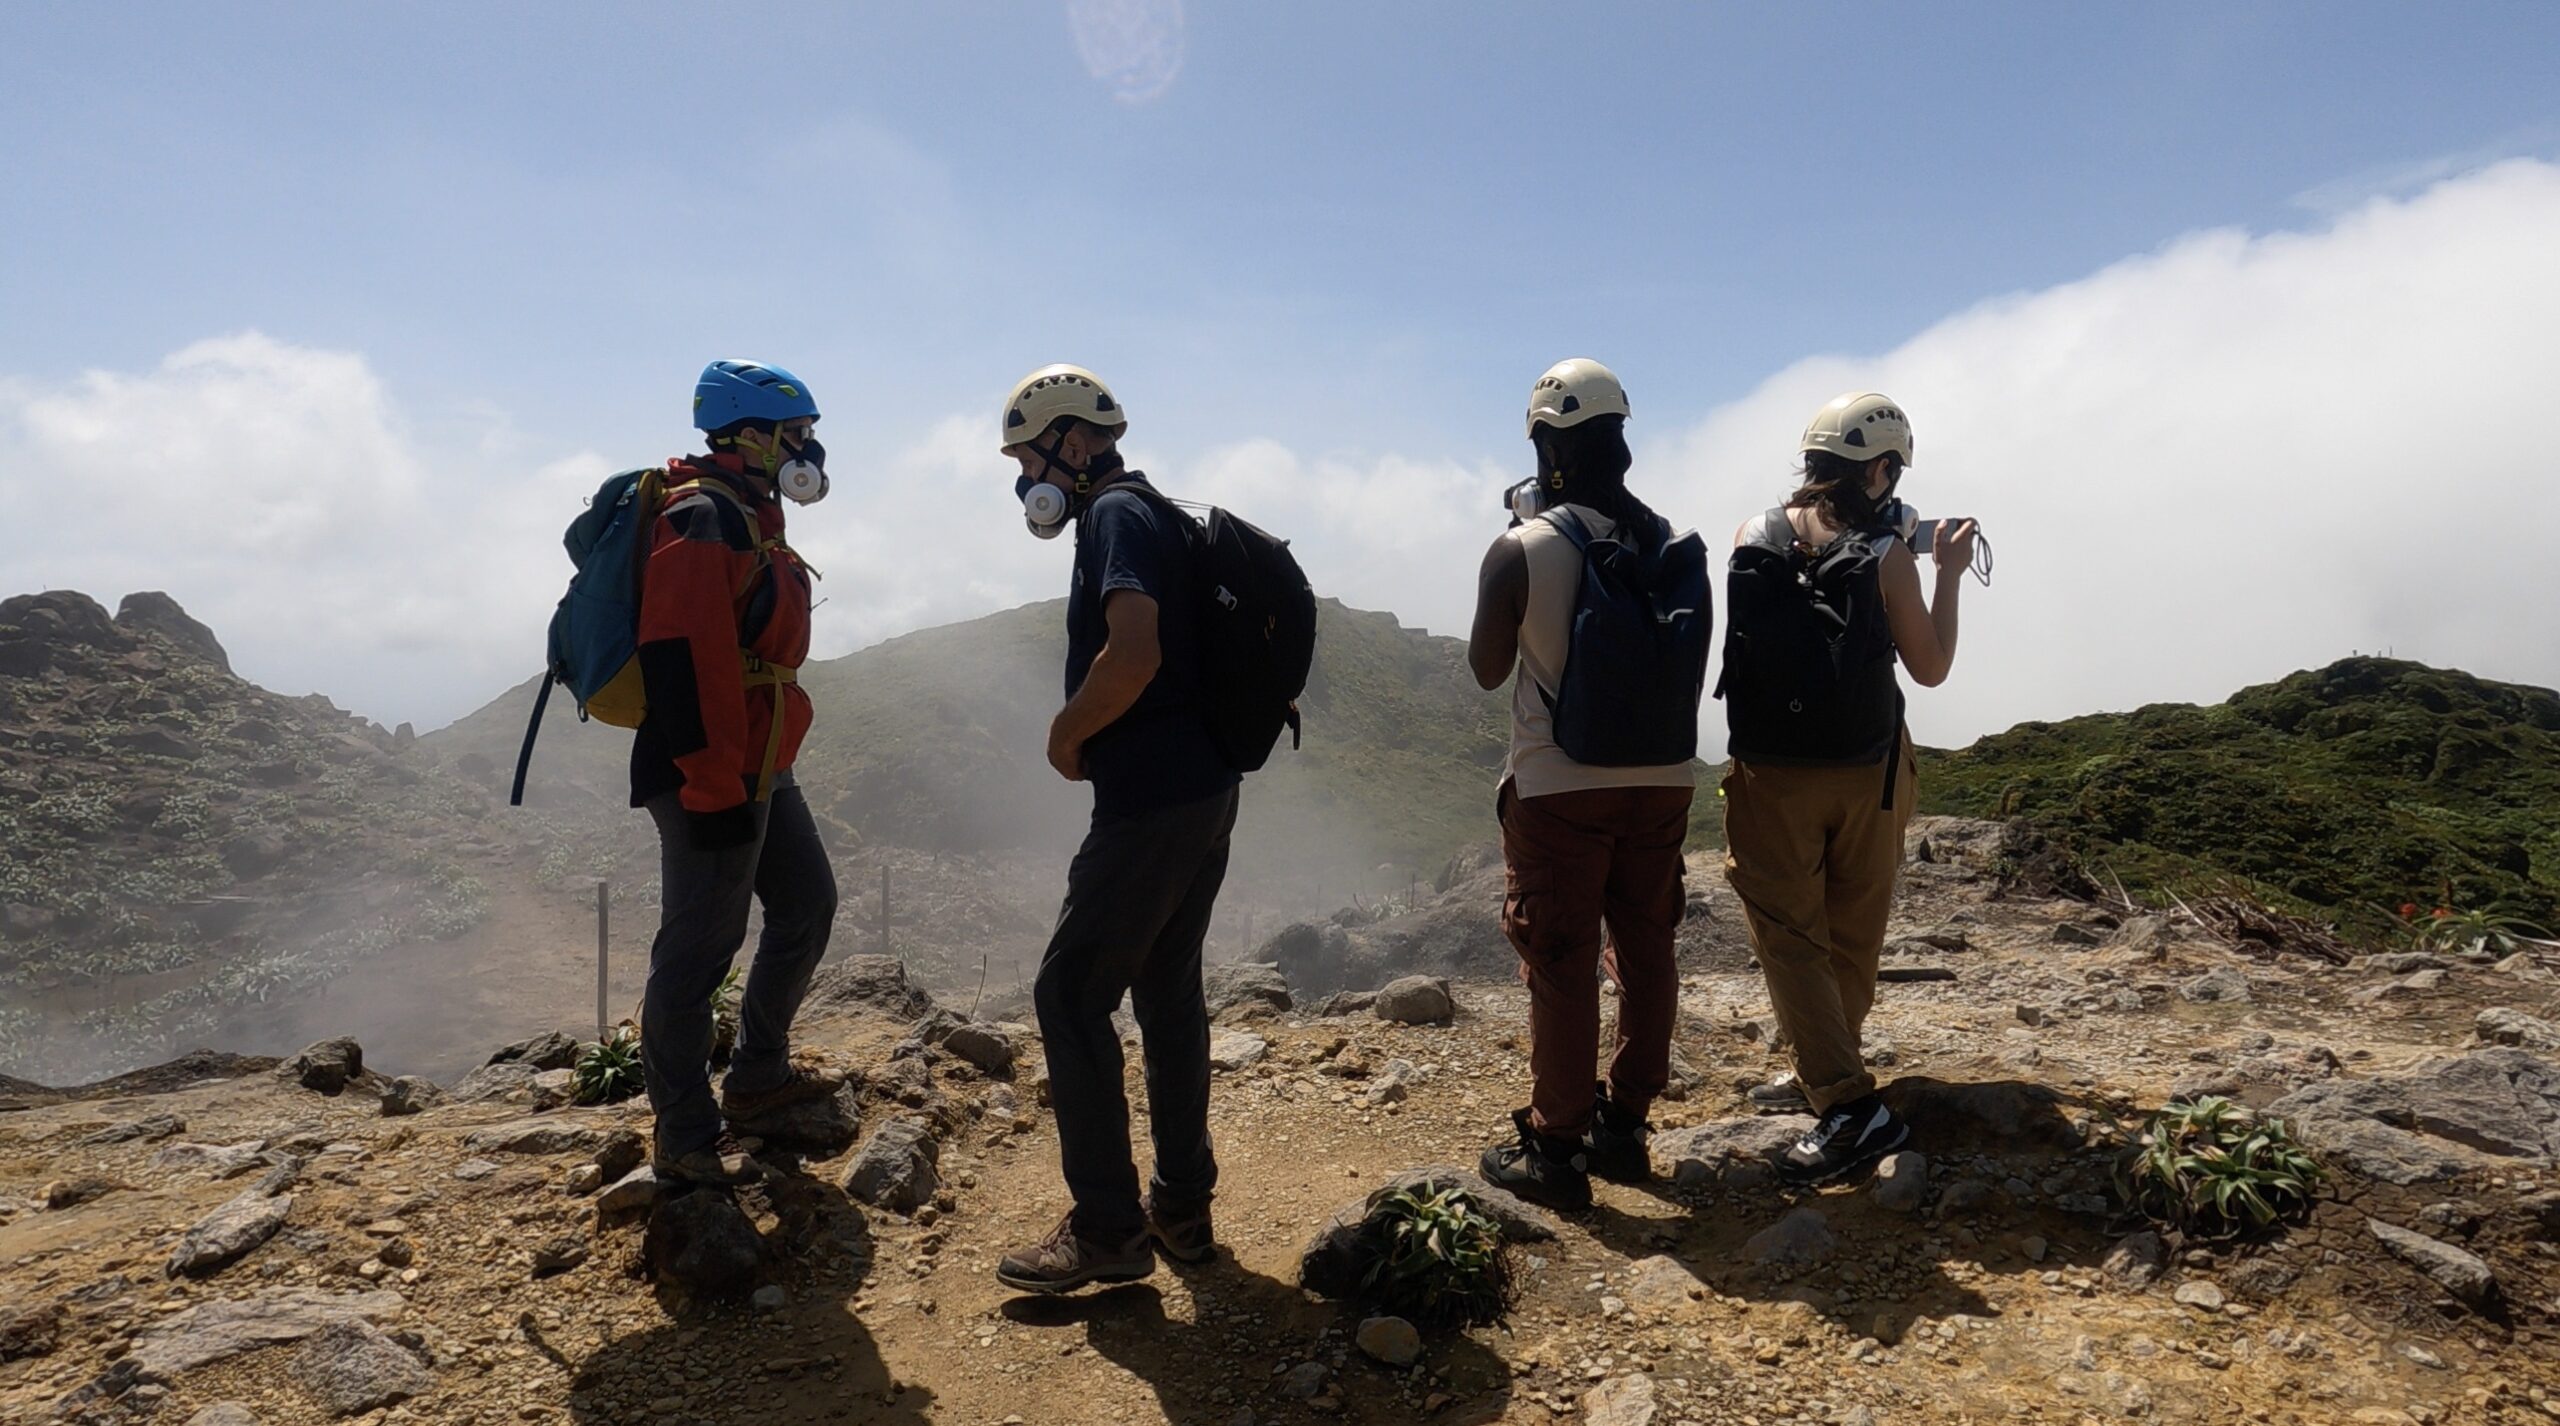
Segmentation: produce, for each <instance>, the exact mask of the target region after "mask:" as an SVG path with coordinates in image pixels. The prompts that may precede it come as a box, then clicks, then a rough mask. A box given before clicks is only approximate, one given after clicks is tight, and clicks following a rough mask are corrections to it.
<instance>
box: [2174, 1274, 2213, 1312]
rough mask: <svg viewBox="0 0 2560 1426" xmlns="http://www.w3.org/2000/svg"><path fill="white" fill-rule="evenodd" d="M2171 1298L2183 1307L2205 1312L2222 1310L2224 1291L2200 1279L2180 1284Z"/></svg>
mask: <svg viewBox="0 0 2560 1426" xmlns="http://www.w3.org/2000/svg"><path fill="white" fill-rule="evenodd" d="M2170 1296H2171V1297H2172V1298H2174V1299H2175V1300H2176V1301H2177V1303H2178V1305H2179V1306H2181V1307H2193V1308H2197V1309H2199V1310H2201V1311H2205V1312H2220V1311H2221V1310H2222V1289H2221V1288H2218V1287H2216V1286H2214V1285H2213V1284H2212V1283H2209V1282H2205V1281H2202V1280H2199V1279H2191V1280H2189V1281H2186V1282H2182V1283H2180V1284H2178V1290H2177V1291H2176V1292H2174V1293H2171V1294H2170Z"/></svg>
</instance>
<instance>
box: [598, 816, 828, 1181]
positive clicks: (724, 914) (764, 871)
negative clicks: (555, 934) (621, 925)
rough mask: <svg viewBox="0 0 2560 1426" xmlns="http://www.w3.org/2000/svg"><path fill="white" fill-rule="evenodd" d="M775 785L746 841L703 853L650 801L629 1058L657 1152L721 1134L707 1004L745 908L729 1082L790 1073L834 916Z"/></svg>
mask: <svg viewBox="0 0 2560 1426" xmlns="http://www.w3.org/2000/svg"><path fill="white" fill-rule="evenodd" d="M788 777H789V774H787V773H786V774H784V779H785V780H781V781H779V782H778V783H777V785H776V786H775V788H774V790H773V799H772V800H771V801H770V802H767V803H766V804H765V805H764V807H763V809H762V816H761V817H759V819H758V821H759V823H760V826H759V829H758V830H759V834H758V836H757V838H756V840H755V841H752V842H749V843H747V844H746V845H745V846H742V847H726V848H723V849H721V850H718V851H704V850H702V849H701V848H698V847H696V846H694V845H693V841H692V837H691V835H690V832H689V829H688V828H687V826H686V815H685V810H684V805H683V804H682V803H681V802H680V801H679V800H678V794H676V793H674V792H668V793H663V794H661V795H659V796H657V797H653V798H651V799H649V802H648V804H647V805H648V809H649V816H650V817H651V818H653V819H654V820H655V821H656V822H657V824H658V887H659V891H658V900H659V912H658V939H657V940H656V942H655V943H653V944H652V945H651V946H650V947H649V988H648V991H647V993H646V994H645V996H644V997H643V999H642V1001H641V1008H640V1030H641V1033H640V1059H641V1067H642V1069H643V1071H644V1075H645V1078H646V1081H647V1083H648V1086H649V1107H650V1108H651V1109H652V1110H654V1111H655V1112H656V1114H657V1117H658V1126H657V1139H658V1149H659V1152H660V1153H662V1154H665V1155H667V1156H668V1157H671V1158H680V1157H682V1156H683V1155H685V1154H688V1153H691V1152H693V1151H694V1150H696V1149H701V1148H706V1147H708V1146H709V1145H710V1144H711V1142H712V1141H713V1140H715V1139H717V1138H719V1137H720V1105H719V1101H717V1100H716V1099H714V1098H713V1097H712V1094H711V1040H712V1025H711V997H712V995H713V994H714V993H715V992H717V991H718V990H719V988H720V980H721V978H722V977H723V976H726V975H727V974H728V973H729V963H730V962H731V961H733V960H735V959H736V958H737V954H738V947H739V946H741V945H743V944H745V942H746V939H747V902H748V899H749V898H750V897H753V898H754V899H755V900H757V901H760V902H762V903H764V934H763V935H762V936H760V937H758V938H757V941H756V954H755V959H754V960H753V961H752V962H750V963H749V964H748V967H747V978H746V985H745V986H744V987H743V988H742V994H741V998H740V1000H739V1004H738V1044H737V1048H736V1049H735V1050H734V1051H733V1052H732V1053H731V1055H730V1057H729V1078H730V1081H731V1082H732V1083H734V1084H736V1085H738V1086H739V1087H740V1088H742V1089H747V1088H755V1089H762V1088H769V1087H771V1086H772V1085H774V1084H776V1083H778V1082H780V1081H781V1080H782V1079H783V1077H784V1076H786V1075H787V1074H789V1073H790V1060H789V1052H790V1049H791V1020H792V1017H793V1016H795V1015H797V1014H799V1013H800V1002H801V1000H802V999H803V998H804V997H806V996H807V995H808V993H809V977H810V976H811V975H813V974H814V973H816V971H817V969H818V959H819V958H820V957H821V956H824V955H825V954H826V953H827V933H828V932H829V931H831V930H832V929H834V926H835V919H836V874H835V869H834V868H833V867H832V866H830V865H829V864H828V862H827V849H826V847H825V846H823V845H821V844H820V843H819V841H818V827H817V824H816V823H815V822H814V821H812V820H811V819H810V816H809V800H808V798H807V797H806V796H804V795H802V793H801V791H800V787H799V784H798V783H796V782H792V781H788V780H787V779H788Z"/></svg>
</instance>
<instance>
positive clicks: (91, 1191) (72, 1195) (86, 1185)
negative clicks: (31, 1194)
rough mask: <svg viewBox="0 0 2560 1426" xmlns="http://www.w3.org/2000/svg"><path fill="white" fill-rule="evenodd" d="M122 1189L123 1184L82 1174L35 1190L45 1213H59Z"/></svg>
mask: <svg viewBox="0 0 2560 1426" xmlns="http://www.w3.org/2000/svg"><path fill="white" fill-rule="evenodd" d="M122 1187H124V1185H123V1184H120V1183H118V1182H116V1181H115V1180H114V1179H111V1178H101V1177H99V1176H98V1175H96V1174H82V1175H81V1176H80V1177H78V1178H58V1179H55V1180H54V1181H52V1182H51V1183H48V1184H46V1185H45V1186H44V1187H43V1188H41V1189H39V1190H37V1191H36V1197H37V1198H39V1199H41V1200H42V1201H43V1203H44V1206H45V1209H46V1211H48V1212H52V1213H59V1212H61V1211H62V1210H64V1209H66V1208H77V1207H79V1206H80V1205H81V1204H83V1203H94V1202H96V1201H97V1200H98V1199H101V1198H104V1197H106V1196H107V1195H108V1194H110V1193H113V1192H115V1191H116V1190H117V1189H120V1188H122Z"/></svg>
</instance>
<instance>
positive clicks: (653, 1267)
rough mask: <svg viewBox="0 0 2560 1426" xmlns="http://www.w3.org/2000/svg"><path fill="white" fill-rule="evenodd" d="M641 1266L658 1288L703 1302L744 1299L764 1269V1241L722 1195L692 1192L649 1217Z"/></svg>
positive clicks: (671, 1200)
mask: <svg viewBox="0 0 2560 1426" xmlns="http://www.w3.org/2000/svg"><path fill="white" fill-rule="evenodd" d="M641 1257H642V1261H644V1262H645V1263H647V1264H648V1267H649V1270H650V1272H651V1273H652V1274H653V1275H654V1276H655V1277H657V1279H658V1280H659V1281H661V1282H666V1283H670V1284H672V1285H674V1286H675V1287H676V1288H678V1289H679V1290H681V1291H682V1292H684V1293H685V1294H686V1295H688V1296H691V1297H696V1298H700V1299H703V1300H706V1301H718V1300H721V1299H724V1298H735V1297H742V1296H745V1295H746V1294H747V1293H749V1292H751V1291H753V1290H754V1288H755V1279H756V1274H757V1272H758V1271H760V1270H761V1269H762V1268H763V1266H764V1239H763V1238H762V1237H761V1236H759V1235H758V1234H757V1232H756V1227H755V1224H754V1223H752V1222H750V1221H749V1220H748V1218H747V1215H746V1214H745V1212H743V1211H742V1210H741V1209H740V1208H739V1207H738V1205H737V1202H736V1201H735V1200H734V1199H732V1198H730V1197H729V1195H727V1194H725V1193H718V1192H712V1191H708V1190H701V1189H697V1190H695V1191H693V1192H691V1193H679V1194H677V1195H675V1196H674V1197H672V1198H668V1199H665V1200H663V1201H662V1202H660V1203H659V1204H658V1205H657V1207H656V1208H655V1209H653V1210H652V1211H651V1212H650V1214H649V1230H648V1233H647V1234H646V1235H645V1236H644V1237H643V1239H642V1241H641Z"/></svg>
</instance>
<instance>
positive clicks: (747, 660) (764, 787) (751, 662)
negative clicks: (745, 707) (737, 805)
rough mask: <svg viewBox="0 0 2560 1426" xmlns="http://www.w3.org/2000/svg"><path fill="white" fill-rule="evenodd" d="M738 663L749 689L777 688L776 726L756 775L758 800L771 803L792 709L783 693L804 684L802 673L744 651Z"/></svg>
mask: <svg viewBox="0 0 2560 1426" xmlns="http://www.w3.org/2000/svg"><path fill="white" fill-rule="evenodd" d="M738 660H739V672H740V673H741V674H742V675H743V676H744V677H745V679H746V684H747V687H749V688H757V687H765V686H770V687H771V688H772V689H773V726H772V727H771V728H769V729H767V730H766V732H765V735H764V770H763V771H762V772H759V773H757V774H756V801H758V802H769V801H771V800H773V767H774V764H776V763H778V762H780V761H782V722H783V717H784V715H785V712H786V710H787V709H788V707H789V704H788V703H787V701H786V700H785V699H784V698H783V695H782V690H783V689H784V688H785V687H787V686H789V685H791V684H795V683H798V682H799V681H800V670H798V669H796V668H784V667H782V666H781V665H779V664H769V663H766V662H765V661H764V660H763V659H760V658H757V657H756V656H755V655H754V654H751V653H748V652H747V651H746V650H744V649H740V650H738Z"/></svg>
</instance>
